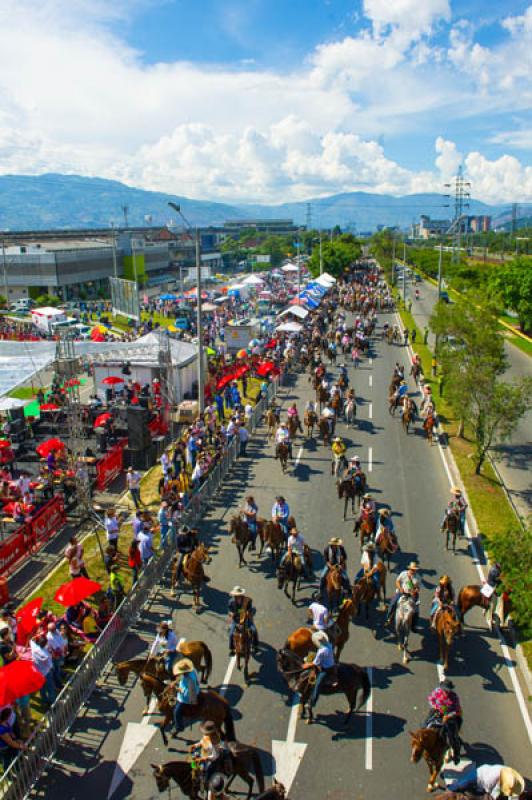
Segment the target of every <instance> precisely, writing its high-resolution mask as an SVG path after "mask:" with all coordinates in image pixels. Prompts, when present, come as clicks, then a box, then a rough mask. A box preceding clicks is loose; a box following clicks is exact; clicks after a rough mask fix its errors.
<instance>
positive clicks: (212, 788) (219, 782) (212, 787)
mask: <svg viewBox="0 0 532 800" xmlns="http://www.w3.org/2000/svg"><path fill="white" fill-rule="evenodd" d="M224 791H225V777H224V775H222V773H221V772H215V773H214V775H213V776H212V778H211V779H210V781H209V796H210V795H211V794H212V795H214V797H220V795H222V794H223V793H224Z"/></svg>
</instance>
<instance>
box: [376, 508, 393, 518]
mask: <svg viewBox="0 0 532 800" xmlns="http://www.w3.org/2000/svg"><path fill="white" fill-rule="evenodd" d="M379 514H380V515H381V517H389V516H390V509H389V508H381V509H380V510H379Z"/></svg>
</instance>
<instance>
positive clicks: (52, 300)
mask: <svg viewBox="0 0 532 800" xmlns="http://www.w3.org/2000/svg"><path fill="white" fill-rule="evenodd" d="M35 302H36V303H37V305H38V306H41V307H42V306H52V307H55V306H58V305H59V304H60V302H61V298H60V297H57V296H56V295H55V294H40V295H39V296H38V297H37V299H36V300H35Z"/></svg>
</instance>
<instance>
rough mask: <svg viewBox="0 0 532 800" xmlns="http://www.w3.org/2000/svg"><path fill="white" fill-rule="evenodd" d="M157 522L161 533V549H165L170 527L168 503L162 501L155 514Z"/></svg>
mask: <svg viewBox="0 0 532 800" xmlns="http://www.w3.org/2000/svg"><path fill="white" fill-rule="evenodd" d="M157 520H158V521H159V526H160V533H161V547H166V542H167V541H168V529H169V527H170V515H169V512H168V503H167V502H166V500H163V501H162V503H161V505H160V508H159V511H158V512H157Z"/></svg>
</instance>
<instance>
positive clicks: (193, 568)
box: [172, 544, 211, 614]
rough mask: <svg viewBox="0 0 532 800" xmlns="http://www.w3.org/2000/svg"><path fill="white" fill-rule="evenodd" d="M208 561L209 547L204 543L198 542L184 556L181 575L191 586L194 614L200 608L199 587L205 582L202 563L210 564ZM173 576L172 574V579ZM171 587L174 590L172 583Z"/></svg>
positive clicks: (209, 559) (197, 612)
mask: <svg viewBox="0 0 532 800" xmlns="http://www.w3.org/2000/svg"><path fill="white" fill-rule="evenodd" d="M210 561H211V558H210V556H209V548H208V547H207V546H206V545H204V544H198V546H197V547H196V548H195V549H194V550H193V551H192V553H190V555H188V556H185V560H184V561H183V577H184V578H185V580H186V581H187V582H188V583H190V585H191V587H192V597H193V606H194V610H195V611H196V614H199V612H200V610H201V588H202V586H203V584H204V583H207V577H206V575H205V572H204V569H203V565H204V564H210ZM176 572H177V569H176ZM173 577H174V576H173V574H172V579H173ZM172 588H173V589H174V592H175V585H174V584H173V585H172Z"/></svg>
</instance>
